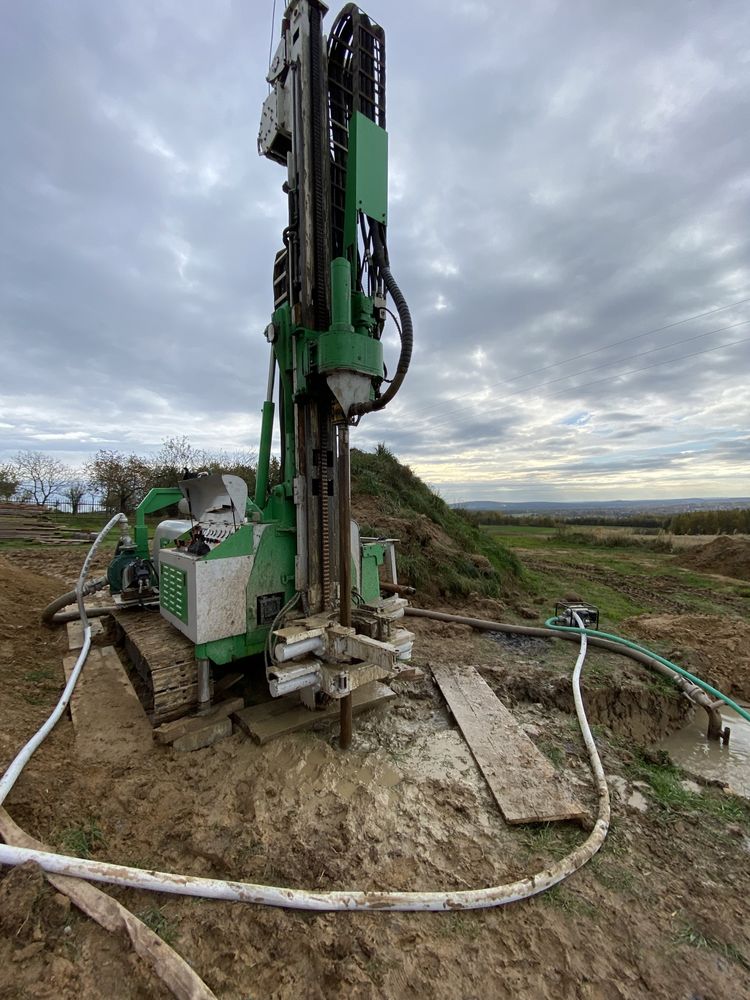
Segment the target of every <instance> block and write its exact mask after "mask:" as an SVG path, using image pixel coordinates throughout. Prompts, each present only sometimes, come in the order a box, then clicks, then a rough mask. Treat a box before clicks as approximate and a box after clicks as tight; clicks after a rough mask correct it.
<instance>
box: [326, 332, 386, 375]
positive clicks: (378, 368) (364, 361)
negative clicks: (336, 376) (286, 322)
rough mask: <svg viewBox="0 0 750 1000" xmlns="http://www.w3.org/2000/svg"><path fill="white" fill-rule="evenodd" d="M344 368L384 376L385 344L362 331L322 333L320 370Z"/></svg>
mask: <svg viewBox="0 0 750 1000" xmlns="http://www.w3.org/2000/svg"><path fill="white" fill-rule="evenodd" d="M341 369H344V370H346V371H351V372H362V373H363V374H364V375H374V376H375V377H376V378H382V377H383V345H382V344H381V343H380V341H379V340H375V339H374V338H373V337H365V336H363V335H362V334H361V333H337V332H336V331H330V332H328V333H321V335H320V337H319V338H318V371H319V372H327V371H328V372H330V371H338V370H341Z"/></svg>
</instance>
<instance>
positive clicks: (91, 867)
mask: <svg viewBox="0 0 750 1000" xmlns="http://www.w3.org/2000/svg"><path fill="white" fill-rule="evenodd" d="M112 523H113V522H110V525H108V526H107V528H106V529H105V531H106V530H108V529H109V527H110V526H111V524H112ZM97 543H98V539H97V542H95V543H94V544H95V545H96V544H97ZM89 561H90V560H89V559H87V561H86V564H84V569H86V566H87V564H88V562H89ZM83 578H84V574H83V571H82V573H81V580H83ZM81 580H79V584H80V583H81ZM84 614H85V612H84ZM84 620H85V619H84ZM579 625H580V626H581V627H583V623H582V622H580V620H579ZM82 653H83V651H82ZM82 658H85V657H79V660H81V659H82ZM585 658H586V635H585V633H582V634H581V649H580V653H579V654H578V659H577V661H576V665H575V669H574V671H573V678H572V684H573V697H574V700H575V709H576V715H577V716H578V722H579V725H580V727H581V732H582V734H583V739H584V742H585V744H586V749H587V751H588V754H589V759H590V762H591V770H592V771H593V774H594V777H595V779H596V786H597V792H598V795H599V809H598V817H597V820H596V824H595V825H594V829H593V830H592V832H591V833H590V834H589V836H588V837H587V838H586V840H585V841H584V842H583V844H581V845H580V846H579V847H577V848H576V849H575V850H574V851H572V852H571V853H570V854H568V855H566V856H565V857H564V858H562V859H560V860H559V861H557V862H556V863H555V864H553V865H551V866H550V867H549V868H546V869H544V871H541V872H538V873H537V874H536V875H532V876H530V877H528V878H524V879H520V880H518V881H517V882H511V883H508V884H506V885H498V886H491V887H488V888H485V889H460V890H455V891H449V892H387V891H384V892H378V891H367V892H365V891H362V890H358V889H353V890H351V891H337V892H311V891H309V890H307V889H286V888H282V887H276V886H270V885H255V884H253V883H250V882H230V881H226V880H224V879H210V878H200V877H199V876H196V875H175V874H172V873H168V872H157V871H145V870H143V869H142V868H130V867H127V866H124V865H115V864H111V863H109V862H103V861H94V860H87V859H82V858H75V857H70V856H67V855H64V854H54V853H52V852H51V851H35V850H30V849H28V848H23V847H11V846H8V845H5V844H0V864H5V865H18V864H23V863H24V862H26V861H35V862H36V863H37V864H39V865H41V867H42V868H44V870H45V871H49V872H54V873H56V874H62V875H72V876H75V877H77V878H85V879H89V880H90V881H92V882H106V883H109V884H111V885H119V886H127V887H129V888H133V889H149V890H152V891H156V892H171V893H174V894H176V895H180V896H199V897H201V898H204V899H223V900H230V901H233V902H246V903H258V904H263V905H265V906H282V907H286V908H288V909H297V910H457V909H463V910H472V909H480V908H484V907H491V906H503V905H505V904H506V903H513V902H516V901H518V900H521V899H528V898H529V897H530V896H535V895H536V894H537V893H539V892H543V891H544V890H545V889H550V888H551V887H552V886H553V885H557V883H558V882H562V880H563V879H565V878H567V877H568V876H569V875H572V874H573V872H575V871H577V870H578V869H579V868H581V867H582V866H583V865H584V864H586V862H587V861H589V860H590V859H591V858H592V857H593V856H594V854H596V852H597V851H598V850H599V848H600V847H601V846H602V844H603V843H604V838H605V837H606V836H607V830H608V828H609V792H608V790H607V782H606V779H605V777H604V770H603V768H602V763H601V760H600V759H599V754H598V752H597V749H596V744H595V743H594V738H593V736H592V735H591V729H590V728H589V724H588V720H587V719H586V713H585V711H584V707H583V700H582V698H581V689H580V678H581V669H582V667H583V661H584V659H585ZM76 666H78V664H76ZM73 678H74V675H73V674H71V681H73ZM68 688H71V690H72V684H71V683H70V682H68V685H67V687H66V692H67V690H68ZM61 701H62V699H61ZM56 711H57V710H56ZM59 714H60V713H58V714H57V718H59ZM55 721H56V719H55ZM52 725H54V722H52V717H50V720H48V722H47V723H46V724H45V726H44V727H42V729H43V730H44V729H46V730H47V731H49V729H51V728H52ZM41 733H42V730H40V731H39V733H38V734H37V736H36V737H34V740H31V741H29V744H27V746H26V747H24V749H23V750H22V751H21V754H19V756H18V758H16V760H15V761H14V762H13V764H12V765H11V767H10V768H9V769H8V772H7V773H6V775H5V776H4V777H3V783H5V781H6V778H7V777H8V775H9V774H10V772H11V771H12V770H13V771H14V773H15V777H17V776H18V774H19V773H20V771H21V769H22V768H23V764H24V763H25V760H24V761H22V762H21V764H20V766H17V764H18V761H19V759H20V758H21V756H22V754H24V753H26V750H27V748H28V747H29V746H31V744H32V743H33V744H34V746H33V747H32V749H31V751H29V753H28V754H27V755H26V759H28V756H30V755H31V753H33V750H34V749H36V747H37V746H38V745H39V743H41V741H42V739H44V736H43V735H40V734H41ZM44 735H46V733H45V734H44ZM37 737H39V738H37ZM15 777H14V778H13V781H15ZM13 781H11V782H10V785H9V788H8V790H9V789H10V787H12V784H13ZM5 794H7V792H6V793H5ZM3 797H4V796H3ZM0 802H2V799H1V798H0Z"/></svg>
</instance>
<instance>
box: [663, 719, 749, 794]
mask: <svg viewBox="0 0 750 1000" xmlns="http://www.w3.org/2000/svg"><path fill="white" fill-rule="evenodd" d="M705 719H706V716H705V713H703V712H701V713H696V719H695V720H694V721H693V722H691V723H690V724H689V725H687V726H685V727H684V729H680V730H679V731H678V732H676V733H673V735H672V736H670V737H668V738H667V739H666V740H664V741H663V742H662V744H661V746H662V747H663V748H664V749H665V750H666V751H667V752H668V753H669V755H670V757H671V758H672V760H673V761H674V762H675V764H679V765H680V767H684V768H685V770H687V771H692V772H693V773H694V774H699V775H701V776H702V777H704V778H717V779H718V780H720V781H725V782H726V783H727V784H728V785H730V786H731V788H732V789H733V790H734V791H735V792H737V794H738V795H743V796H745V797H746V798H750V722H745V720H744V719H740V718H738V716H736V715H735V714H734V712H728V713H727V714H726V715H724V714H722V719H723V726H729V728H730V729H731V731H732V735H731V737H730V740H729V746H727V747H725V746H723V745H722V744H721V743H717V742H709V741H708V740H707V739H706V728H705Z"/></svg>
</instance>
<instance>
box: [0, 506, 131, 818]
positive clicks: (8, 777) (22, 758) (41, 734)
mask: <svg viewBox="0 0 750 1000" xmlns="http://www.w3.org/2000/svg"><path fill="white" fill-rule="evenodd" d="M118 522H121V523H123V524H124V525H127V523H128V521H127V518H126V517H125V515H124V514H115V516H114V517H113V518H111V520H109V521H108V522H107V524H105V526H104V527H103V528H102V530H101V531H100V532H99V534H98V535H97V536H96V538H95V540H94V542H93V544H92V546H91V548H90V549H89V552H88V555H87V556H86V559H85V560H84V563H83V566H82V567H81V573H80V575H79V577H78V583H77V584H76V590H75V593H76V598H77V600H78V612H79V614H80V617H81V622H82V624H83V646H82V648H81V652H80V653H79V654H78V659H77V660H76V663H75V666H74V667H73V670H72V672H71V674H70V677H69V678H68V683H67V684H66V685H65V688H64V690H63V693H62V694H61V695H60V700H59V701H58V703H57V705H55V707H54V709H53V710H52V714H51V715H50V717H49V718H48V719H47V721H46V722H45V723H44V725H43V726H42V727H41V729H39V730H38V732H36V733H35V734H34V735H33V736H32V737H31V739H30V740H29V741H28V743H27V744H26V745H25V746H24V747H22V749H21V750H20V752H19V753H18V755H17V756H16V758H15V760H13V762H12V763H11V765H10V767H9V768H8V770H7V771H6V772H5V774H4V775H3V776H2V778H0V805H2V804H3V802H4V801H5V799H6V798H7V796H8V793H9V792H10V790H11V788H13V786H14V785H15V783H16V781H17V780H18V777H19V775H20V774H21V771H23V769H24V767H25V766H26V764H27V763H28V761H29V759H30V758H31V755H32V754H33V753H34V751H35V750H36V749H37V747H39V746H40V745H41V744H42V743H43V742H44V740H45V739H46V738H47V736H48V734H49V733H50V732H51V731H52V729H54V727H55V726H56V725H57V723H58V721H59V719H60V716H61V715H62V714H63V712H64V711H65V709H66V708H67V705H68V702H69V701H70V696H71V695H72V694H73V689H74V688H75V686H76V683H77V681H78V676H79V674H80V673H81V670H82V669H83V665H84V663H85V662H86V657H87V656H88V655H89V649H90V648H91V626H90V625H89V622H88V618H87V616H86V607H85V605H84V603H83V602H84V593H85V591H86V577H87V576H88V575H89V568H90V566H91V560H92V559H93V558H94V555H95V554H96V551H97V549H98V548H99V545H100V544H101V542H102V540H103V539H104V536H105V535H106V534H107V533H108V532H109V531H110V529H111V528H113V527H114V526H115V525H116V524H117V523H118Z"/></svg>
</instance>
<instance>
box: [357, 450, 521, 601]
mask: <svg viewBox="0 0 750 1000" xmlns="http://www.w3.org/2000/svg"><path fill="white" fill-rule="evenodd" d="M352 509H353V513H354V517H355V518H356V519H357V521H358V522H359V525H360V531H361V534H362V535H363V536H374V537H381V538H383V537H387V538H396V539H398V542H399V544H398V547H397V562H398V569H399V580H400V581H401V582H402V583H406V584H409V585H410V586H412V587H416V588H417V589H418V591H419V596H420V600H422V599H423V598H428V599H429V598H433V599H435V598H442V599H445V598H451V597H463V598H465V597H469V596H472V597H480V598H498V597H501V596H508V595H510V594H516V592H517V591H518V590H519V587H520V576H521V565H520V563H519V561H518V559H517V558H516V556H515V555H513V553H512V552H510V551H509V550H508V549H506V548H505V547H504V546H502V545H500V544H498V543H497V542H496V541H495V540H494V539H493V538H492V537H491V536H490V535H488V534H487V533H486V532H483V531H481V530H480V529H479V528H477V527H476V525H473V524H471V523H470V522H469V521H467V520H466V518H465V517H463V516H462V515H461V513H459V512H458V511H455V510H453V509H452V508H450V507H449V506H448V505H447V504H446V502H445V501H444V500H443V499H442V498H441V497H439V496H438V495H437V494H436V493H434V492H433V491H432V490H431V489H430V487H429V486H428V485H427V484H426V483H424V482H422V480H421V479H419V477H418V476H416V475H415V474H414V473H413V472H412V471H411V469H409V467H408V466H405V465H402V464H401V463H400V462H399V461H398V460H397V459H396V458H395V456H393V455H392V454H391V453H390V452H389V451H388V450H387V449H386V448H384V447H383V446H382V445H380V446H379V447H378V448H377V449H376V450H375V452H373V453H365V452H361V451H357V450H356V449H355V450H353V451H352Z"/></svg>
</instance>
